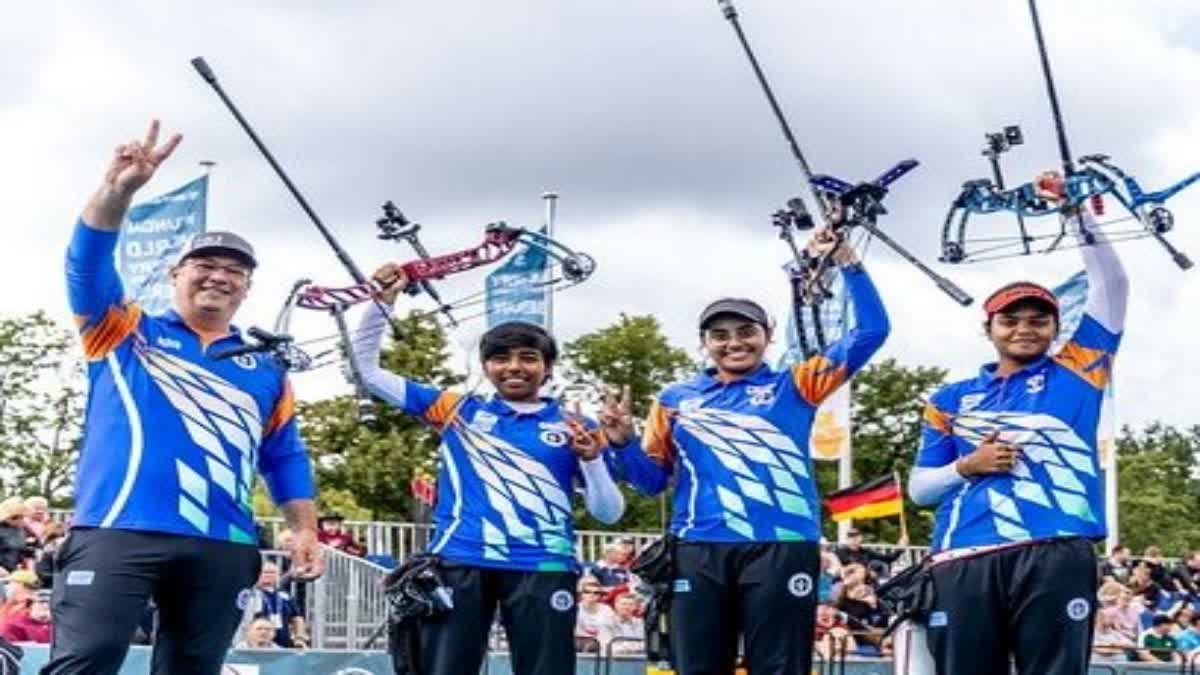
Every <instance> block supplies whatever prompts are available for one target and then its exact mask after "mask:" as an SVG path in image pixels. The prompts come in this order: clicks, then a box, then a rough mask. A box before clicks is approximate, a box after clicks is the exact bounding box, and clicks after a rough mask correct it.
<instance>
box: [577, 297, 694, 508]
mask: <svg viewBox="0 0 1200 675" xmlns="http://www.w3.org/2000/svg"><path fill="white" fill-rule="evenodd" d="M563 356H564V358H563V361H564V371H565V372H564V377H565V379H566V380H567V382H569V383H570V385H571V386H574V387H580V388H585V389H590V390H592V391H598V390H599V388H601V387H604V386H610V387H618V388H620V387H629V390H630V395H631V399H632V409H633V414H634V416H635V417H636V418H637V419H643V418H644V417H645V415H646V413H647V412H648V411H649V410H650V403H651V401H652V400H653V399H654V395H655V394H657V393H658V392H659V390H661V389H662V388H663V387H664V386H666V385H667V384H669V383H671V382H674V381H676V380H679V379H681V378H683V377H685V376H687V375H689V374H690V373H692V372H694V371H695V370H696V368H698V364H696V363H695V362H694V361H692V359H691V358H690V357H689V356H688V353H687V351H686V350H684V349H680V348H678V347H672V346H671V344H670V342H669V341H668V340H667V338H666V336H665V335H663V333H662V327H661V326H660V325H659V323H658V319H655V318H654V317H653V316H649V315H646V316H632V317H631V316H628V315H626V314H621V315H620V317H619V318H618V319H617V321H616V323H614V324H612V325H610V326H607V327H605V328H601V329H599V330H596V331H593V332H591V333H587V334H585V335H581V336H580V337H578V338H576V339H575V340H572V341H571V342H568V343H567V344H566V345H565V347H564V349H563ZM621 491H622V492H623V493H624V495H625V515H624V517H622V519H621V521H620V522H619V523H618V524H617V525H616V526H606V525H603V524H602V523H599V522H598V521H596V520H595V519H593V518H592V517H591V516H588V515H587V514H586V513H585V512H584V511H583V510H582V509H578V510H577V514H576V515H577V517H578V518H579V522H580V527H581V528H584V529H620V530H630V531H633V530H646V531H654V530H658V529H661V528H662V525H663V517H664V511H666V510H667V509H668V508H669V507H668V505H667V504H666V502H665V498H660V497H646V496H645V495H642V494H640V493H638V492H637V491H635V490H633V489H631V488H629V487H628V486H626V485H622V486H621ZM666 516H668V517H669V513H667V514H666Z"/></svg>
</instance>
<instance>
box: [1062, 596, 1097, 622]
mask: <svg viewBox="0 0 1200 675" xmlns="http://www.w3.org/2000/svg"><path fill="white" fill-rule="evenodd" d="M1091 612H1092V604H1091V603H1090V602H1088V601H1087V598H1075V599H1074V600H1072V601H1070V602H1068V603H1067V616H1068V617H1069V618H1070V619H1071V620H1072V621H1083V620H1084V619H1086V618H1088V614H1091Z"/></svg>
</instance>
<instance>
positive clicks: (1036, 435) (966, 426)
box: [953, 411, 1099, 541]
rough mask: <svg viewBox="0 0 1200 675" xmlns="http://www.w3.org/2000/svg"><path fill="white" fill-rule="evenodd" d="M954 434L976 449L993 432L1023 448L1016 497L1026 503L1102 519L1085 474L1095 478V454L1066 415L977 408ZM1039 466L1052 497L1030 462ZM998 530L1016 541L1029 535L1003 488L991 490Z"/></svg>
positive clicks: (959, 420)
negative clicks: (1091, 500) (1089, 493)
mask: <svg viewBox="0 0 1200 675" xmlns="http://www.w3.org/2000/svg"><path fill="white" fill-rule="evenodd" d="M953 424H954V435H955V436H958V437H959V438H962V439H964V440H966V441H967V442H969V443H971V445H972V447H977V446H978V445H979V442H980V441H981V440H983V439H984V437H986V436H987V435H988V434H990V433H992V432H993V431H997V432H999V440H1001V441H1003V442H1005V443H1010V444H1012V445H1016V446H1019V447H1020V448H1021V451H1022V452H1021V459H1020V460H1018V462H1017V465H1016V466H1015V467H1014V468H1013V471H1012V473H1013V478H1014V480H1013V495H1014V496H1015V497H1016V498H1017V499H1019V500H1022V501H1027V502H1032V503H1035V504H1038V505H1040V506H1042V507H1045V508H1052V509H1057V510H1058V511H1061V512H1062V513H1065V514H1067V515H1069V516H1073V517H1075V518H1079V519H1081V520H1085V521H1087V522H1089V523H1097V522H1099V519H1098V518H1097V516H1096V514H1095V513H1094V512H1093V511H1092V508H1091V506H1090V505H1089V504H1088V500H1087V489H1086V488H1085V487H1084V484H1083V481H1082V480H1080V474H1086V475H1087V476H1090V477H1092V478H1095V477H1096V475H1097V472H1098V465H1097V462H1096V455H1095V453H1094V452H1093V451H1092V449H1091V448H1089V447H1088V446H1087V444H1086V443H1084V441H1083V439H1082V438H1080V437H1079V435H1078V434H1076V433H1075V430H1074V429H1072V428H1071V427H1070V426H1068V425H1067V423H1066V422H1063V421H1062V420H1061V419H1059V418H1057V417H1055V416H1053V415H1047V414H1045V413H1028V412H1016V411H1012V412H1009V411H972V412H969V413H963V414H961V415H957V416H955V417H954V422H953ZM1026 462H1029V463H1030V464H1036V465H1038V466H1040V467H1041V468H1042V469H1043V470H1044V471H1045V472H1046V475H1047V476H1048V477H1049V478H1050V482H1051V483H1052V484H1053V485H1054V488H1053V489H1052V490H1051V493H1052V494H1053V497H1054V498H1053V499H1051V498H1050V497H1051V495H1048V494H1046V490H1045V489H1044V488H1043V487H1042V485H1041V484H1039V483H1038V482H1037V481H1035V480H1033V475H1032V474H1031V473H1030V468H1029V466H1028V465H1027V464H1026ZM987 495H988V502H989V504H991V507H992V514H993V516H994V523H995V525H996V531H997V532H998V533H999V534H1000V536H1002V537H1005V538H1006V539H1010V540H1012V541H1024V540H1026V539H1029V538H1030V536H1031V535H1030V534H1029V530H1028V529H1026V527H1025V521H1024V519H1023V518H1022V517H1021V512H1020V509H1018V508H1017V504H1016V502H1015V501H1014V500H1013V499H1012V498H1011V497H1008V496H1006V495H1004V494H1002V493H1001V492H999V491H997V490H994V489H991V488H989V489H988V493H987Z"/></svg>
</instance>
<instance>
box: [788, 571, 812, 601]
mask: <svg viewBox="0 0 1200 675" xmlns="http://www.w3.org/2000/svg"><path fill="white" fill-rule="evenodd" d="M787 586H788V593H791V594H792V595H794V596H796V597H797V598H803V597H804V596H806V595H808V594H809V593H812V588H813V582H812V577H810V576H808V574H806V573H804V572H797V573H795V574H793V575H792V576H791V578H790V579H788V583H787Z"/></svg>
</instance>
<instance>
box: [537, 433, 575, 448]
mask: <svg viewBox="0 0 1200 675" xmlns="http://www.w3.org/2000/svg"><path fill="white" fill-rule="evenodd" d="M538 438H539V439H541V441H542V442H543V443H545V444H546V445H550V446H553V447H556V448H561V447H562V446H564V445H566V444H567V439H568V438H569V437H568V436H567V433H566V432H565V431H559V430H558V429H547V430H546V431H543V432H542V433H540V434H538Z"/></svg>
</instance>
